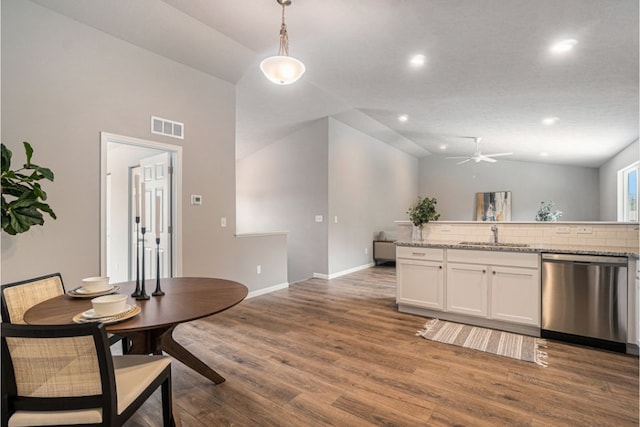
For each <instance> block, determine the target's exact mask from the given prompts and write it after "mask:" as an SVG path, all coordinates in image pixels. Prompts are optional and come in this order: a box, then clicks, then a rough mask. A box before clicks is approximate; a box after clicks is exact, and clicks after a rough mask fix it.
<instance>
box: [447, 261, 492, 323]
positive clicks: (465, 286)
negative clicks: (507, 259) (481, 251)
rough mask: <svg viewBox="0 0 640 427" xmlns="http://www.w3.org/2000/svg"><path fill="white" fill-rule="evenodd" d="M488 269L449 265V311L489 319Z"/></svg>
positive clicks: (465, 265)
mask: <svg viewBox="0 0 640 427" xmlns="http://www.w3.org/2000/svg"><path fill="white" fill-rule="evenodd" d="M487 278H488V274H487V267H486V266H482V265H474V264H458V263H447V310H448V311H451V312H453V313H460V314H466V315H469V316H480V317H487V315H488V312H487V300H488V296H487V295H488V284H487V283H488V282H487V281H488V279H487Z"/></svg>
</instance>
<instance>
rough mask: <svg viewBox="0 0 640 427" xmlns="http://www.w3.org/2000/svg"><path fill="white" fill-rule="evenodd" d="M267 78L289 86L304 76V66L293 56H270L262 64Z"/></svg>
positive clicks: (261, 66) (261, 67)
mask: <svg viewBox="0 0 640 427" xmlns="http://www.w3.org/2000/svg"><path fill="white" fill-rule="evenodd" d="M260 69H261V70H262V73H263V74H264V76H265V77H266V78H268V79H269V80H271V81H272V82H273V83H276V84H279V85H288V84H290V83H293V82H295V81H297V80H298V79H299V78H300V77H302V75H303V74H304V71H305V67H304V64H303V63H302V62H301V61H300V60H298V59H296V58H293V57H291V56H279V55H278V56H270V57H269V58H266V59H264V60H263V61H262V62H261V63H260Z"/></svg>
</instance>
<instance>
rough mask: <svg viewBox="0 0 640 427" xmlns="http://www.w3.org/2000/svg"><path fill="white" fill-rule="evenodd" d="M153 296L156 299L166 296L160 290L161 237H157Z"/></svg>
mask: <svg viewBox="0 0 640 427" xmlns="http://www.w3.org/2000/svg"><path fill="white" fill-rule="evenodd" d="M156 226H157V225H156ZM151 295H153V296H154V297H161V296H162V295H164V292H162V289H160V237H156V290H155V291H153V293H152V294H151Z"/></svg>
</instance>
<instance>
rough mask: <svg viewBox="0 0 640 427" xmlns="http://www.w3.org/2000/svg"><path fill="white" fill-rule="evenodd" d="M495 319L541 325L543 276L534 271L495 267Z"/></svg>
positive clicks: (492, 272) (493, 273)
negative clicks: (541, 285)
mask: <svg viewBox="0 0 640 427" xmlns="http://www.w3.org/2000/svg"><path fill="white" fill-rule="evenodd" d="M490 293H491V318H492V319H496V320H505V321H508V322H516V323H523V324H526V325H534V326H538V325H540V273H539V270H538V269H534V268H519V267H500V266H491V289H490Z"/></svg>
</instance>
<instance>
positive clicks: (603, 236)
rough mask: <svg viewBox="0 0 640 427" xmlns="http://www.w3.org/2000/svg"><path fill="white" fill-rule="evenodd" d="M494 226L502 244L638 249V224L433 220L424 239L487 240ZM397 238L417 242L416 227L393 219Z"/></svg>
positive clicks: (425, 232)
mask: <svg viewBox="0 0 640 427" xmlns="http://www.w3.org/2000/svg"><path fill="white" fill-rule="evenodd" d="M492 225H496V226H497V227H498V236H499V237H498V238H499V241H500V242H504V243H527V244H531V245H545V244H547V245H571V246H607V247H618V248H627V249H630V250H635V251H637V250H638V247H639V244H640V243H639V240H638V236H639V233H640V232H639V230H638V224H628V223H619V224H618V223H613V222H607V223H602V222H593V223H588V222H579V223H570V222H546V223H537V222H509V223H507V222H491V223H487V222H454V221H437V222H430V223H427V224H425V226H424V229H423V238H424V240H425V241H427V242H428V241H429V240H431V241H439V242H451V243H459V242H462V241H474V242H490V241H491V239H492V238H493V233H492V232H491V226H492ZM396 226H397V230H398V240H400V241H417V240H418V238H417V236H418V233H417V227H414V226H413V224H412V223H411V222H410V221H396Z"/></svg>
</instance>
